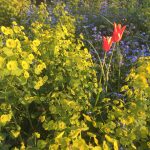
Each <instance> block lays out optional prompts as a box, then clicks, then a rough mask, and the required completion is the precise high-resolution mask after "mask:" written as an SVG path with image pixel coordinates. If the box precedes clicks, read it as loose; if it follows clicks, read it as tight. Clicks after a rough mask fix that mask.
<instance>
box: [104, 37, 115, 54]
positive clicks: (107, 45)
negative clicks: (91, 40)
mask: <svg viewBox="0 0 150 150" xmlns="http://www.w3.org/2000/svg"><path fill="white" fill-rule="evenodd" d="M112 42H113V41H112V37H105V36H103V44H102V46H103V50H104V51H106V52H108V51H109V50H110V48H111V45H112Z"/></svg>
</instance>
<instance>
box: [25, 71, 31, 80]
mask: <svg viewBox="0 0 150 150" xmlns="http://www.w3.org/2000/svg"><path fill="white" fill-rule="evenodd" d="M29 76H30V75H29V72H27V71H25V72H24V77H25V78H26V79H28V78H29Z"/></svg>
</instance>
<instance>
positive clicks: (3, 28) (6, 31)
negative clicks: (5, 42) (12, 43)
mask: <svg viewBox="0 0 150 150" xmlns="http://www.w3.org/2000/svg"><path fill="white" fill-rule="evenodd" d="M1 31H2V32H3V34H5V35H12V34H13V30H12V29H10V28H6V27H4V26H1Z"/></svg>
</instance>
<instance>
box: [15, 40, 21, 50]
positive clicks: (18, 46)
mask: <svg viewBox="0 0 150 150" xmlns="http://www.w3.org/2000/svg"><path fill="white" fill-rule="evenodd" d="M15 41H16V45H17V48H20V47H21V43H20V41H19V40H18V39H16V40H15Z"/></svg>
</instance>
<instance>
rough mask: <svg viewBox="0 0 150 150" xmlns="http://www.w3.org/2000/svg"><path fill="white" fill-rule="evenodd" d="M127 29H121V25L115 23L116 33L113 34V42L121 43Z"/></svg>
mask: <svg viewBox="0 0 150 150" xmlns="http://www.w3.org/2000/svg"><path fill="white" fill-rule="evenodd" d="M125 28H126V26H123V27H122V28H121V24H118V25H117V24H116V23H114V32H113V36H112V41H113V42H119V41H120V40H121V38H122V35H123V32H124V30H125Z"/></svg>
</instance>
